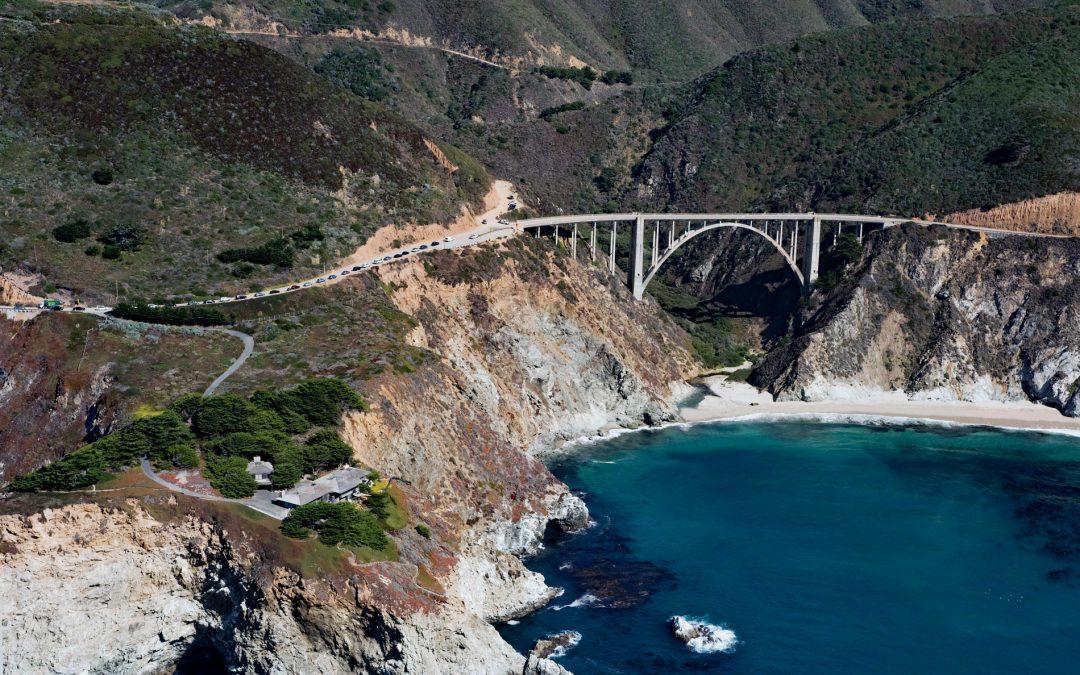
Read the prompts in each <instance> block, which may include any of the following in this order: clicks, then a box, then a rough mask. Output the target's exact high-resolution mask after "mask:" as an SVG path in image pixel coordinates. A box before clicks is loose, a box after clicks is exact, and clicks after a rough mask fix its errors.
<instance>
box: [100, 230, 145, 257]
mask: <svg viewBox="0 0 1080 675" xmlns="http://www.w3.org/2000/svg"><path fill="white" fill-rule="evenodd" d="M97 241H98V243H100V244H102V248H101V257H102V258H105V259H108V260H116V259H118V258H119V257H120V254H121V253H124V252H127V251H138V250H139V249H140V248H141V247H142V245H143V243H144V242H145V241H146V230H145V229H143V228H141V227H139V226H137V225H117V226H115V227H112V228H110V229H108V230H106V231H105V232H102V233H101V234H99V235H98V237H97Z"/></svg>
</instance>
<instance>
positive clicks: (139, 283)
mask: <svg viewBox="0 0 1080 675" xmlns="http://www.w3.org/2000/svg"><path fill="white" fill-rule="evenodd" d="M4 11H5V12H7V13H8V15H9V17H11V18H10V20H5V21H3V22H0V77H2V78H3V81H2V86H3V88H4V92H5V96H4V97H3V102H2V103H0V132H2V133H0V144H2V152H0V158H2V159H0V176H2V177H0V190H2V191H3V192H4V193H5V195H7V196H8V200H7V203H6V204H5V207H4V210H3V213H2V219H0V227H2V229H3V232H4V234H5V239H6V242H5V246H4V247H3V250H2V251H0V262H2V263H3V264H4V265H5V267H14V266H24V267H25V268H28V269H29V270H30V271H33V272H39V273H40V274H42V275H44V278H45V280H46V281H47V282H48V283H49V284H50V285H55V286H61V287H67V288H70V289H72V290H73V291H74V292H75V293H76V294H83V295H89V296H91V297H96V298H99V299H100V298H101V297H102V296H104V295H105V294H106V293H108V294H109V295H112V294H113V293H114V292H116V291H123V293H124V294H125V295H128V296H141V297H150V298H152V297H155V296H157V295H166V294H170V293H177V292H179V293H183V292H186V293H190V294H193V295H196V296H199V295H206V294H216V293H220V292H222V291H229V290H233V289H247V288H249V287H251V286H258V285H261V284H265V283H267V281H268V280H271V279H279V278H282V277H283V276H284V275H285V274H286V272H285V269H286V268H288V267H290V266H292V267H296V268H300V269H308V270H314V269H318V268H319V266H320V265H321V264H323V263H324V262H325V261H326V260H327V259H328V258H329V259H332V258H334V257H337V256H340V255H344V254H347V253H348V252H350V251H351V250H352V248H353V247H355V245H356V244H357V243H358V242H359V241H362V240H363V238H365V237H366V236H367V235H368V234H370V233H371V232H372V231H373V230H374V228H375V227H376V226H377V225H379V224H383V223H387V222H395V221H396V222H401V221H404V222H406V223H407V222H423V223H427V222H435V221H442V222H448V221H450V220H452V219H454V218H455V217H457V215H458V214H459V213H460V209H461V207H462V205H464V204H467V203H469V202H473V201H476V200H478V199H479V198H480V197H482V196H483V194H484V193H485V191H486V189H487V186H488V182H489V178H488V176H487V174H486V172H485V171H484V170H483V169H482V168H481V167H480V166H479V165H477V164H475V163H474V162H473V161H472V160H471V159H470V158H468V157H467V156H465V155H464V153H461V152H459V151H457V150H455V149H453V148H451V147H450V146H445V147H444V150H445V151H446V152H448V153H451V154H452V155H453V156H454V163H455V164H456V165H457V166H458V170H457V171H455V172H453V173H450V172H448V171H447V169H446V168H444V166H443V165H442V164H441V163H440V161H439V158H438V157H436V156H435V153H433V152H432V151H431V150H430V149H429V147H428V145H427V143H426V141H428V140H429V139H428V138H427V137H426V136H425V135H424V134H423V133H422V132H421V131H420V130H419V129H418V128H417V127H415V126H413V125H412V124H410V123H409V122H407V121H405V120H403V119H402V118H400V117H398V116H395V115H393V114H392V113H389V112H388V111H386V110H385V109H384V108H382V107H381V106H379V105H377V104H372V103H369V102H366V101H364V100H362V99H360V98H358V97H357V96H355V95H354V94H352V93H350V92H348V91H346V90H344V89H340V88H337V87H334V86H333V85H331V84H329V83H328V82H327V81H326V80H325V79H323V78H321V77H318V76H315V75H313V74H312V73H311V72H310V71H308V70H306V69H305V68H303V67H301V66H298V65H296V64H295V63H293V62H292V61H290V60H288V59H286V58H284V57H282V56H281V55H279V54H277V53H275V52H273V51H272V50H269V49H266V48H263V47H259V46H257V45H254V44H252V43H249V42H244V41H238V40H236V39H233V38H231V37H228V36H225V35H222V34H220V33H216V32H214V31H212V30H209V29H206V28H202V27H178V26H169V25H166V24H165V23H160V22H159V21H158V20H157V19H155V18H152V17H151V16H150V15H148V14H144V13H139V12H131V11H128V10H122V9H109V8H87V7H78V6H76V7H67V6H39V5H36V4H33V3H19V4H16V5H13V6H11V7H7V8H5V10H4ZM166 23H167V22H166ZM432 147H434V146H432ZM56 228H61V229H56ZM229 249H233V254H232V256H231V257H229V256H226V257H224V258H221V257H219V256H220V254H222V253H224V252H225V251H226V250H229ZM295 274H296V273H295V272H294V273H293V275H294V276H295ZM46 290H48V289H46Z"/></svg>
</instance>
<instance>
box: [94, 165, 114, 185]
mask: <svg viewBox="0 0 1080 675" xmlns="http://www.w3.org/2000/svg"><path fill="white" fill-rule="evenodd" d="M90 179H91V180H93V181H94V182H95V183H97V184H98V185H108V184H109V183H112V182H113V172H112V169H95V170H94V172H93V173H92V174H90Z"/></svg>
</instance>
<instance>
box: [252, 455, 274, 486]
mask: <svg viewBox="0 0 1080 675" xmlns="http://www.w3.org/2000/svg"><path fill="white" fill-rule="evenodd" d="M247 472H248V473H250V474H251V477H252V478H254V479H255V484H256V485H269V484H270V474H272V473H274V465H273V464H271V463H270V462H264V461H263V460H262V457H259V456H258V455H255V459H253V460H251V461H250V462H248V465H247Z"/></svg>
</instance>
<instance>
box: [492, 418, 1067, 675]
mask: <svg viewBox="0 0 1080 675" xmlns="http://www.w3.org/2000/svg"><path fill="white" fill-rule="evenodd" d="M552 469H553V470H554V472H555V473H556V475H558V476H559V477H560V478H562V479H563V480H564V481H565V482H566V483H568V484H569V485H570V487H571V488H572V489H574V490H576V491H578V492H579V493H580V494H582V495H583V497H584V498H585V500H586V502H587V503H588V505H589V508H590V511H591V513H592V516H593V518H594V519H595V520H596V521H597V525H596V526H595V527H593V528H591V529H589V530H588V531H587V532H585V533H583V534H579V535H574V536H571V537H563V538H561V539H558V540H554V541H549V542H548V544H547V547H546V549H545V550H544V551H543V552H542V553H541V554H539V555H538V556H536V557H535V558H532V559H530V560H529V561H527V564H528V566H529V567H530V568H531V569H534V570H537V571H539V572H542V573H543V574H544V576H545V577H546V578H547V580H548V583H549V584H551V585H554V586H560V587H563V588H565V594H564V595H563V596H562V597H560V598H558V599H556V600H555V601H554V602H553V603H552V605H551V606H549V607H548V608H545V609H543V610H541V611H539V612H537V613H535V614H533V615H532V616H530V617H527V618H525V619H523V620H522V621H521V622H520V624H518V625H512V626H511V625H508V626H503V627H501V628H500V630H501V632H502V633H503V635H504V636H505V637H506V638H507V639H508V640H509V641H510V642H511V643H512V644H514V645H515V646H516V647H517V648H518V649H519V650H520V651H527V650H528V649H529V647H530V646H531V645H532V643H533V641H535V640H536V639H537V638H538V637H541V636H544V635H546V634H550V633H554V632H558V631H562V630H574V631H578V632H579V633H581V635H582V639H581V642H580V644H578V645H577V646H576V647H574V648H573V649H571V650H570V651H569V652H568V653H567V654H566V655H565V656H562V657H561V658H559V659H558V661H559V662H560V663H561V664H562V665H564V666H566V667H567V668H569V669H570V670H573V671H574V672H575V673H577V674H578V675H585V674H587V673H639V672H646V673H680V672H733V673H838V672H843V673H919V674H920V675H927V674H930V673H950V674H954V673H1021V672H1023V673H1078V672H1080V440H1078V439H1076V438H1069V437H1064V436H1053V435H1041V434H1027V433H1011V432H999V431H993V430H988V429H978V430H972V429H965V430H958V429H946V428H941V427H931V426H926V427H920V426H916V427H899V426H885V427H868V426H857V425H844V424H821V423H809V422H780V423H754V424H750V423H747V424H716V425H700V426H695V427H691V428H686V429H682V428H669V429H665V430H662V431H658V432H645V433H636V434H628V435H624V436H620V437H618V438H615V439H612V440H609V441H605V442H603V443H600V444H597V445H593V446H589V447H586V448H583V449H580V450H579V451H576V452H575V453H574V454H573V455H571V456H568V457H566V458H564V459H561V460H559V461H558V462H557V463H556V464H554V465H553V467H552ZM560 567H562V569H560ZM586 594H592V595H594V596H596V597H597V598H598V601H597V602H596V603H595V604H592V605H582V606H577V607H566V606H565V605H568V604H569V603H571V602H572V601H573V600H575V599H578V598H581V597H583V596H585V595H586ZM560 607H561V609H556V608H560ZM676 614H679V615H689V616H694V617H704V618H707V619H708V621H709V622H710V623H713V624H717V625H723V626H725V627H727V628H729V629H731V630H733V631H734V632H735V634H736V635H737V637H738V641H739V642H738V644H737V645H736V647H735V649H734V650H733V651H731V652H728V653H719V654H718V653H713V654H696V653H694V652H692V651H691V650H690V649H689V648H688V647H687V646H686V645H684V644H683V643H682V642H680V641H678V640H676V639H675V638H674V637H673V636H672V634H671V631H670V629H669V627H668V624H667V620H668V619H669V617H671V616H673V615H676Z"/></svg>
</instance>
